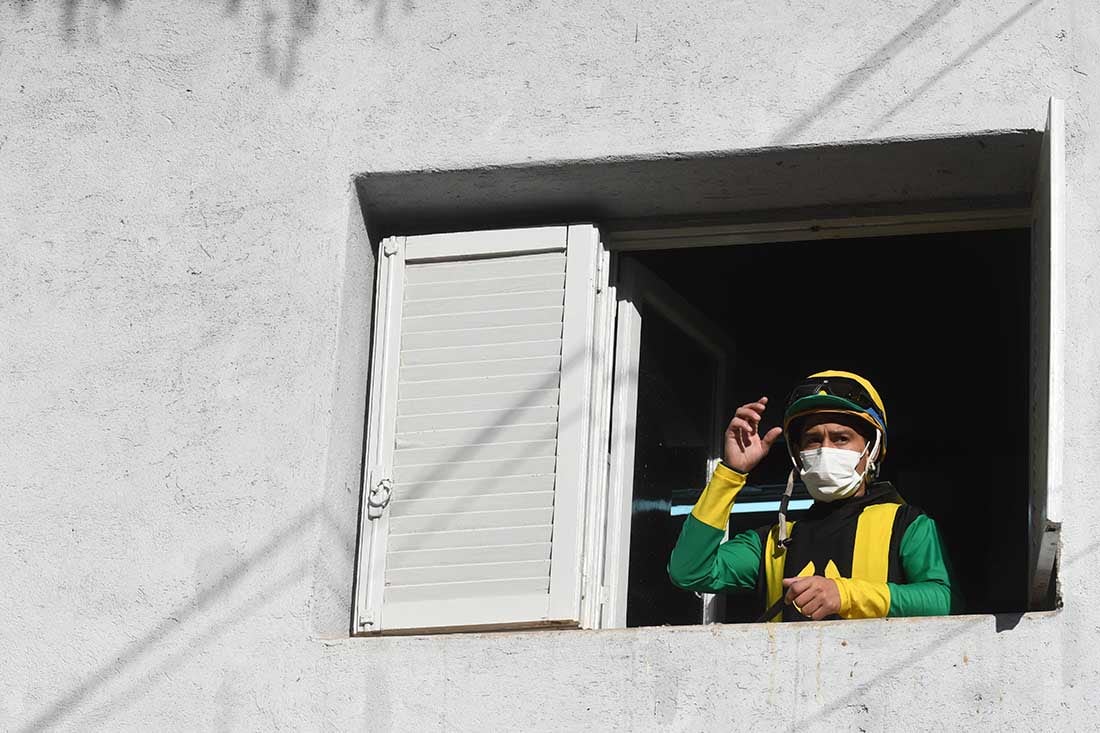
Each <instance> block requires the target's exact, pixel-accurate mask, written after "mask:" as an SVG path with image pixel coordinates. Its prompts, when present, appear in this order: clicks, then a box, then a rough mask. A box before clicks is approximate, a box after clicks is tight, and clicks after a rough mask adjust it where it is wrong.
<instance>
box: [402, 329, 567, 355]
mask: <svg viewBox="0 0 1100 733" xmlns="http://www.w3.org/2000/svg"><path fill="white" fill-rule="evenodd" d="M560 338H561V323H537V324H525V325H519V326H499V327H495V328H471V329H468V330H462V331H425V332H423V333H405V334H402V336H401V348H402V349H428V348H435V347H437V346H486V345H489V344H507V343H512V342H515V341H546V340H547V339H560Z"/></svg>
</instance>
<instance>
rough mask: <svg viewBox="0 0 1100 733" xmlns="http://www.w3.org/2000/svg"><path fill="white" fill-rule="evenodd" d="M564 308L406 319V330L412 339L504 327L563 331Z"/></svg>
mask: <svg viewBox="0 0 1100 733" xmlns="http://www.w3.org/2000/svg"><path fill="white" fill-rule="evenodd" d="M561 316H562V306H560V305H558V306H551V307H547V308H518V309H516V310H500V311H486V312H484V313H457V314H454V315H439V314H435V315H426V316H417V317H415V318H405V319H403V320H402V322H401V328H402V330H403V331H404V332H405V333H407V334H409V335H410V336H411V335H413V334H417V333H424V332H426V331H433V332H439V331H467V330H471V329H477V328H497V327H500V326H525V327H530V326H537V325H540V324H545V323H549V324H555V325H557V326H558V328H560V327H561Z"/></svg>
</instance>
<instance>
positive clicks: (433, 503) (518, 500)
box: [391, 491, 554, 517]
mask: <svg viewBox="0 0 1100 733" xmlns="http://www.w3.org/2000/svg"><path fill="white" fill-rule="evenodd" d="M552 506H554V492H553V491H525V492H522V493H507V494H504V493H501V494H486V495H478V496H463V497H458V496H452V497H448V498H445V499H413V500H410V499H407V498H404V499H403V500H402V501H400V502H398V503H397V504H395V505H394V507H393V509H392V514H391V516H394V517H411V516H426V515H429V514H455V513H458V512H489V511H496V510H501V509H538V508H542V507H552Z"/></svg>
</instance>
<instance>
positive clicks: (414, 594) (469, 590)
mask: <svg viewBox="0 0 1100 733" xmlns="http://www.w3.org/2000/svg"><path fill="white" fill-rule="evenodd" d="M549 590H550V577H549V575H546V576H543V577H539V578H517V579H512V580H482V581H475V582H470V583H434V584H427V585H404V586H398V587H396V588H387V589H386V601H387V602H389V603H406V602H408V601H449V600H452V599H457V598H480V597H483V596H489V597H491V596H510V595H516V594H520V593H531V594H534V593H540V594H541V593H548V592H549Z"/></svg>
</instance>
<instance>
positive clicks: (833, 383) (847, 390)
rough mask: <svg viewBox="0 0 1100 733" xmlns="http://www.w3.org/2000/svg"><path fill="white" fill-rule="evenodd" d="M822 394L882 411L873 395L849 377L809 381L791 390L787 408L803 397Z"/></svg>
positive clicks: (867, 408)
mask: <svg viewBox="0 0 1100 733" xmlns="http://www.w3.org/2000/svg"><path fill="white" fill-rule="evenodd" d="M821 393H825V394H827V395H832V396H833V397H839V398H841V399H843V400H848V401H849V402H852V403H854V404H856V405H858V406H859V407H862V408H863V409H865V410H875V411H876V412H878V410H879V409H880V408H879V406H878V405H877V404H876V403H875V400H874V399H873V398H872V397H871V393H870V392H868V391H867V389H866V388H865V387H864V386H863V385H862V384H860V383H859V382H857V381H856V380H854V379H849V378H848V377H819V378H816V379H810V380H807V381H805V382H803V383H802V384H800V385H798V386H797V387H795V388H794V389H793V390H791V393H790V395H788V396H787V406H788V407H790V406H791V405H793V404H794V403H795V402H797V401H798V400H800V399H802V398H803V397H811V396H813V395H817V394H821Z"/></svg>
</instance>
